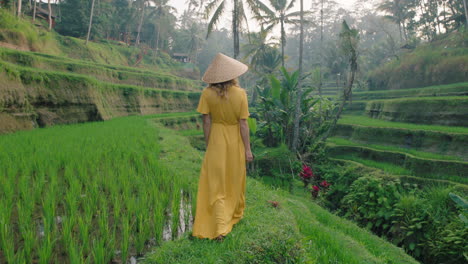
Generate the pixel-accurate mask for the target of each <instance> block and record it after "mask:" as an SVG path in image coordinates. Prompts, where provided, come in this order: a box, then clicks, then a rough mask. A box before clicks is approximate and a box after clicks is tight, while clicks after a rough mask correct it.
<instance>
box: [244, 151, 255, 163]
mask: <svg viewBox="0 0 468 264" xmlns="http://www.w3.org/2000/svg"><path fill="white" fill-rule="evenodd" d="M245 160H246V161H247V162H252V161H253V160H254V156H253V154H252V151H250V150H247V151H245Z"/></svg>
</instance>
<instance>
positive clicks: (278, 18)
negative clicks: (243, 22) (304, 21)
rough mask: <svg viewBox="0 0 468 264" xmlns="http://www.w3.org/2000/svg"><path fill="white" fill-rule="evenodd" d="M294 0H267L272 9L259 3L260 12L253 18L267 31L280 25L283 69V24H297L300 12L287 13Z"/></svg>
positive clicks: (284, 38)
mask: <svg viewBox="0 0 468 264" xmlns="http://www.w3.org/2000/svg"><path fill="white" fill-rule="evenodd" d="M295 1H296V0H290V2H289V3H288V0H269V3H270V5H271V6H272V7H273V9H270V8H269V7H268V6H266V5H265V4H263V3H262V2H260V1H256V2H257V8H258V10H259V11H260V12H257V13H256V15H255V18H256V19H257V20H259V21H261V23H262V24H263V25H265V26H266V27H267V28H266V29H267V30H270V29H272V28H273V27H274V26H276V25H278V24H280V26H281V65H282V66H283V67H284V48H285V46H286V31H285V29H284V26H285V24H297V23H299V22H300V21H299V20H298V19H297V17H298V16H299V15H300V12H291V13H288V12H289V11H290V10H291V9H292V8H293V7H294V3H295Z"/></svg>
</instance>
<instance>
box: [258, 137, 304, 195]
mask: <svg viewBox="0 0 468 264" xmlns="http://www.w3.org/2000/svg"><path fill="white" fill-rule="evenodd" d="M254 155H255V164H254V171H253V172H252V174H253V175H258V176H261V177H263V178H265V177H266V178H270V179H265V180H266V181H267V182H268V183H270V184H272V185H275V186H277V187H286V188H291V187H292V181H293V180H294V179H295V178H296V175H297V174H298V173H299V171H300V169H301V164H300V163H299V162H298V161H297V159H296V156H295V155H294V154H293V153H292V152H291V151H289V149H288V147H287V146H286V145H281V146H279V147H277V148H266V149H261V150H257V151H255V153H254Z"/></svg>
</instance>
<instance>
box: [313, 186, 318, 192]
mask: <svg viewBox="0 0 468 264" xmlns="http://www.w3.org/2000/svg"><path fill="white" fill-rule="evenodd" d="M312 189H313V190H314V192H318V191H320V188H319V187H318V186H317V185H314V186H312Z"/></svg>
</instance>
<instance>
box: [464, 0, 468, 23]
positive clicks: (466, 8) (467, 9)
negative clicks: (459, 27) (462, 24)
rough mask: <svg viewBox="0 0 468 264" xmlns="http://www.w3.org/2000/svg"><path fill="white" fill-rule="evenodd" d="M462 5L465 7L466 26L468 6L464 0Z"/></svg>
mask: <svg viewBox="0 0 468 264" xmlns="http://www.w3.org/2000/svg"><path fill="white" fill-rule="evenodd" d="M463 6H464V7H465V18H466V27H467V28H468V6H467V4H466V0H463Z"/></svg>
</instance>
